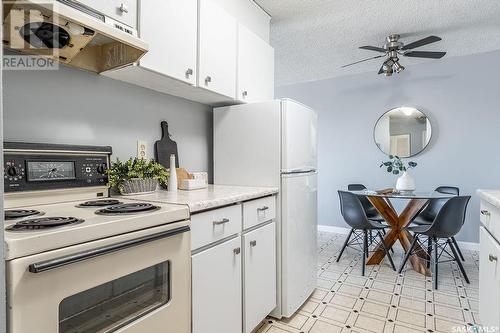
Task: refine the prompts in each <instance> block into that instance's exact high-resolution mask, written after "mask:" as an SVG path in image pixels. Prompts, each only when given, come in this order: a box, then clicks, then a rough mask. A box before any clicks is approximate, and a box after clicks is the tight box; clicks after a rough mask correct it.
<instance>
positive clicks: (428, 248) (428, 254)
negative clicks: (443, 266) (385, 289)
mask: <svg viewBox="0 0 500 333" xmlns="http://www.w3.org/2000/svg"><path fill="white" fill-rule="evenodd" d="M431 255H432V238H431V237H427V256H428V260H427V269H429V268H431Z"/></svg>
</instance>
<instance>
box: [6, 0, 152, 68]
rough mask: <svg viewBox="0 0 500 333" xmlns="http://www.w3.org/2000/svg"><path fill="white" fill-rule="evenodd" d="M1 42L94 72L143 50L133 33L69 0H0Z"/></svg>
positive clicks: (126, 60) (128, 60) (129, 59)
mask: <svg viewBox="0 0 500 333" xmlns="http://www.w3.org/2000/svg"><path fill="white" fill-rule="evenodd" d="M2 3H3V15H4V17H3V20H4V21H3V31H4V36H3V44H4V46H5V47H6V48H9V49H11V50H14V51H18V52H21V53H26V54H31V55H37V56H43V57H49V58H52V59H54V60H56V61H58V62H60V63H63V64H66V65H70V66H73V67H77V68H82V69H85V70H89V71H92V72H96V73H100V72H103V71H106V70H110V69H116V68H120V67H123V66H126V65H129V64H132V63H134V62H136V61H138V60H139V59H140V58H141V57H142V56H143V55H144V54H145V53H146V52H147V50H148V45H147V43H146V42H144V41H142V40H141V39H139V38H138V37H137V32H136V31H135V30H134V29H132V28H129V27H127V26H126V25H123V24H120V23H119V22H117V21H115V20H113V19H111V18H109V17H106V16H105V15H103V14H101V13H99V12H97V11H95V10H93V9H92V8H89V7H87V6H84V5H82V4H80V3H78V2H76V1H73V0H14V1H8V0H2Z"/></svg>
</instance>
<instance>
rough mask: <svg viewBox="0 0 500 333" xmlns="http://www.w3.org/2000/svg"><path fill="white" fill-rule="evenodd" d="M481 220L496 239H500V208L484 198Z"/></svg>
mask: <svg viewBox="0 0 500 333" xmlns="http://www.w3.org/2000/svg"><path fill="white" fill-rule="evenodd" d="M480 220H481V223H482V224H483V225H484V227H485V228H486V229H488V231H489V232H490V233H491V234H492V235H493V236H494V237H495V238H496V239H500V209H498V208H497V207H495V206H493V205H492V204H490V203H489V202H486V201H484V200H482V201H481V212H480Z"/></svg>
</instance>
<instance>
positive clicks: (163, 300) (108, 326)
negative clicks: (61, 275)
mask: <svg viewBox="0 0 500 333" xmlns="http://www.w3.org/2000/svg"><path fill="white" fill-rule="evenodd" d="M169 280H170V263H169V262H168V261H167V262H163V263H160V264H158V265H155V266H151V267H148V268H146V269H143V270H141V271H138V272H135V273H132V274H129V275H126V276H123V277H121V278H119V279H116V280H113V281H110V282H108V283H105V284H102V285H100V286H97V287H94V288H92V289H88V290H85V291H83V292H81V293H79V294H76V295H72V296H70V297H68V298H65V299H64V300H63V301H62V302H61V303H60V304H59V333H95V332H100V333H107V332H114V331H116V330H118V329H119V328H121V327H123V326H125V325H128V324H129V323H131V322H132V321H135V320H137V319H138V318H140V317H142V316H144V315H145V314H147V313H149V312H151V311H153V310H154V309H156V308H158V307H160V306H162V305H165V304H167V303H168V301H169V300H170V289H169V285H170V282H169Z"/></svg>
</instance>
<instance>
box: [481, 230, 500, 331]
mask: <svg viewBox="0 0 500 333" xmlns="http://www.w3.org/2000/svg"><path fill="white" fill-rule="evenodd" d="M479 237H480V247H481V249H480V252H479V257H480V258H479V316H480V318H481V324H482V325H484V327H499V326H500V264H499V263H498V260H499V258H500V245H499V244H498V243H497V241H496V240H495V239H494V238H493V237H492V236H491V235H490V234H489V232H488V231H487V230H486V229H485V228H484V227H480V232H479Z"/></svg>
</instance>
